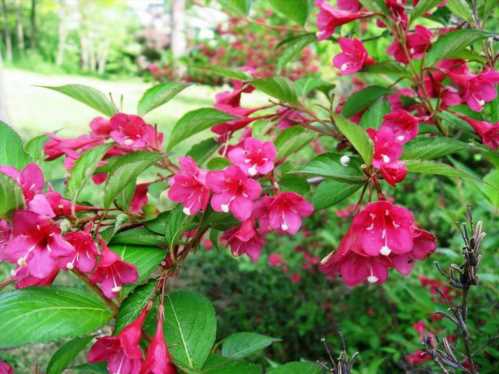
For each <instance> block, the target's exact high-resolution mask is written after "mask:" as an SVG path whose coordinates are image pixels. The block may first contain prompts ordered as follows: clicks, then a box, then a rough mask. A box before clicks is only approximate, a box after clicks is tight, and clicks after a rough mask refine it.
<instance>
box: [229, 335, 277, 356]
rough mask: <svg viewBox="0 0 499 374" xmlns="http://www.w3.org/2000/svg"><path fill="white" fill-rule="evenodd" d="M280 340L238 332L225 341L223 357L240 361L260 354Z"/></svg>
mask: <svg viewBox="0 0 499 374" xmlns="http://www.w3.org/2000/svg"><path fill="white" fill-rule="evenodd" d="M279 340H280V339H276V338H272V337H270V336H266V335H261V334H257V333H255V332H238V333H235V334H232V335H230V336H228V337H226V338H225V339H224V340H223V343H222V355H223V356H224V357H228V358H233V359H236V360H238V359H241V358H244V357H247V356H250V355H252V354H253V353H256V352H259V351H261V350H263V349H265V348H267V347H268V346H270V345H271V344H272V343H274V342H276V341H279Z"/></svg>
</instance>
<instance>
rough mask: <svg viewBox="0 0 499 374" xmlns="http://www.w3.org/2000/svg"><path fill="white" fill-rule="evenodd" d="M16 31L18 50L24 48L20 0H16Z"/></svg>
mask: <svg viewBox="0 0 499 374" xmlns="http://www.w3.org/2000/svg"><path fill="white" fill-rule="evenodd" d="M16 33H17V48H19V51H23V50H24V29H23V17H22V6H21V0H16Z"/></svg>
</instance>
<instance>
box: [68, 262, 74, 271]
mask: <svg viewBox="0 0 499 374" xmlns="http://www.w3.org/2000/svg"><path fill="white" fill-rule="evenodd" d="M74 267H75V266H74V264H73V263H72V262H68V263H67V264H66V269H68V270H73V269H74Z"/></svg>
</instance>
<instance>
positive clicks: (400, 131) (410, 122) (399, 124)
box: [381, 110, 419, 144]
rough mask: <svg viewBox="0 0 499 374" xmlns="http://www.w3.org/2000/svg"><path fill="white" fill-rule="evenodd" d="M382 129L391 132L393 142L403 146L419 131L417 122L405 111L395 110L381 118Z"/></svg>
mask: <svg viewBox="0 0 499 374" xmlns="http://www.w3.org/2000/svg"><path fill="white" fill-rule="evenodd" d="M381 126H382V127H388V128H389V129H390V130H392V133H393V135H394V136H395V140H396V141H398V142H400V143H402V144H405V143H407V142H408V141H410V140H412V139H414V138H415V137H416V135H417V134H418V131H419V121H418V119H417V118H416V117H414V116H412V115H411V114H409V113H408V112H406V111H405V110H396V111H393V112H391V113H388V114H387V115H385V116H384V117H383V124H382V125H381Z"/></svg>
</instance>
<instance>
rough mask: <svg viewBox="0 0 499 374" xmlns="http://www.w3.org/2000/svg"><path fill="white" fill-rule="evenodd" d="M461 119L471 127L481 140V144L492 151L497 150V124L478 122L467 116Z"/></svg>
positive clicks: (498, 141) (498, 128) (498, 140)
mask: <svg viewBox="0 0 499 374" xmlns="http://www.w3.org/2000/svg"><path fill="white" fill-rule="evenodd" d="M462 117H463V119H464V120H465V121H466V122H468V123H469V125H470V126H471V127H473V129H474V130H475V132H476V133H477V134H478V135H479V136H480V138H482V143H483V144H485V145H486V146H487V147H489V148H491V149H493V150H496V149H498V148H499V122H496V123H495V124H492V123H489V122H487V121H479V120H476V119H473V118H470V117H467V116H462Z"/></svg>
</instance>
